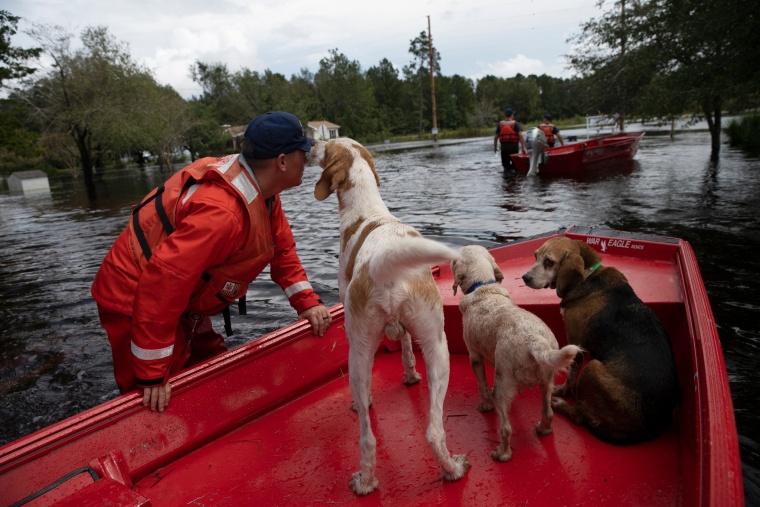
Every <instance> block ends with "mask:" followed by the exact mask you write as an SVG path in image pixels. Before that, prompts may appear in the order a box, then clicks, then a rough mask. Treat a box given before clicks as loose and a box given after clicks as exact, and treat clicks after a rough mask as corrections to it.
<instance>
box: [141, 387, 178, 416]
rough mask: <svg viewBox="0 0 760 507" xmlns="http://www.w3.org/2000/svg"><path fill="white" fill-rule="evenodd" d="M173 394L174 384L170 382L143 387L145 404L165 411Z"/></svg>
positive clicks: (152, 408)
mask: <svg viewBox="0 0 760 507" xmlns="http://www.w3.org/2000/svg"><path fill="white" fill-rule="evenodd" d="M171 394H172V385H171V384H170V383H169V382H167V383H166V384H164V385H162V386H155V387H146V388H144V389H143V406H144V407H149V408H150V409H151V410H153V411H155V410H158V411H159V412H163V411H164V409H165V408H166V407H168V406H169V398H171Z"/></svg>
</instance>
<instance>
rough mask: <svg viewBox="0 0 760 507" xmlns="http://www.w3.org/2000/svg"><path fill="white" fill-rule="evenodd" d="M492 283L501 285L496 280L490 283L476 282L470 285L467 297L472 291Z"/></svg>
mask: <svg viewBox="0 0 760 507" xmlns="http://www.w3.org/2000/svg"><path fill="white" fill-rule="evenodd" d="M492 283H499V282H497V281H496V280H491V281H490V282H475V283H473V284H472V285H470V288H469V289H467V291H466V292H465V295H467V294H470V293H471V292H472V291H474V290H475V289H477V288H478V287H482V286H483V285H491V284H492Z"/></svg>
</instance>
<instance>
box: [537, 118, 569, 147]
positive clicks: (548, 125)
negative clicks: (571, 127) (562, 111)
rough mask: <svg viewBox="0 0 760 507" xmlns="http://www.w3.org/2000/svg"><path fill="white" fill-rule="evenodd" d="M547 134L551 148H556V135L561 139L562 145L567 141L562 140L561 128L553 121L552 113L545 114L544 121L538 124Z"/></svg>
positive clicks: (547, 141)
mask: <svg viewBox="0 0 760 507" xmlns="http://www.w3.org/2000/svg"><path fill="white" fill-rule="evenodd" d="M538 128H540V129H541V131H542V132H543V133H544V135H545V136H546V144H547V146H549V148H554V145H555V144H556V142H555V137H556V138H557V139H559V144H560V146H564V145H565V141H563V140H562V136H561V135H560V133H559V129H558V128H557V127H556V126H555V125H554V124H553V123H552V115H550V114H549V113H546V114H545V115H544V121H543V122H542V123H541V124H540V125H539V126H538Z"/></svg>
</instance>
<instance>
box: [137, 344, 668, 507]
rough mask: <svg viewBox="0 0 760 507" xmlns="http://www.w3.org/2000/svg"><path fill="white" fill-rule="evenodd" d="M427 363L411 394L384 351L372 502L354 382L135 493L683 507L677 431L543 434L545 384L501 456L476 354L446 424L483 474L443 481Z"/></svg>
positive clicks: (221, 499)
mask: <svg viewBox="0 0 760 507" xmlns="http://www.w3.org/2000/svg"><path fill="white" fill-rule="evenodd" d="M417 359H418V371H420V373H422V375H423V380H422V382H420V383H419V384H417V385H414V386H405V385H403V384H402V383H401V376H402V372H403V369H402V365H401V354H400V353H398V352H392V353H386V352H381V353H379V354H378V355H377V358H376V363H375V370H374V376H373V385H372V388H373V389H372V392H373V399H374V404H373V407H372V409H371V418H372V428H373V432H374V433H375V436H376V438H377V442H378V445H377V454H378V458H377V478H378V480H379V483H380V484H379V486H378V489H377V491H375V492H374V493H372V494H371V495H369V496H367V497H362V498H359V499H357V497H355V496H354V494H353V493H352V492H351V491H350V490H349V488H348V482H349V479H350V477H351V474H352V473H353V472H355V471H356V470H358V468H359V443H358V440H359V424H358V420H357V416H356V414H355V413H354V412H353V411H352V410H351V409H350V405H351V394H350V391H349V387H348V377H347V376H344V377H340V378H337V379H334V380H332V381H330V382H327V383H325V384H324V385H322V386H320V387H319V388H317V389H315V390H314V391H312V392H310V393H308V394H306V395H304V396H302V397H301V398H298V399H297V400H294V401H293V402H291V403H289V404H287V405H285V406H283V407H280V408H279V409H277V410H275V411H273V412H271V413H268V414H266V415H265V416H264V417H261V418H260V419H258V420H255V421H252V422H251V423H249V424H247V425H245V426H243V427H241V428H240V429H238V430H236V431H233V432H231V433H229V434H227V435H226V436H223V437H221V438H218V439H216V440H215V441H213V442H211V443H210V444H208V445H206V446H205V447H203V448H200V449H198V450H196V451H194V452H192V453H190V454H188V455H187V456H184V457H182V458H180V459H178V460H176V461H174V462H173V463H171V464H170V465H168V466H166V467H165V468H163V469H161V470H159V471H158V472H157V473H155V474H151V475H149V476H146V477H144V478H143V479H142V480H140V481H139V482H138V483H137V484H135V487H134V488H133V490H134V491H135V492H137V493H138V494H144V495H145V496H147V497H150V498H151V500H152V501H153V505H185V504H189V505H216V506H222V505H241V504H243V503H247V502H253V501H255V502H256V503H257V504H258V505H326V504H353V503H354V502H357V501H358V503H359V504H362V505H378V504H383V503H388V502H393V504H394V505H432V504H439V505H442V504H447V505H486V504H492V505H518V504H520V505H524V504H527V505H563V504H564V505H577V504H580V503H582V502H583V503H587V502H590V503H591V504H593V505H648V506H656V505H675V504H677V503H679V502H678V498H679V496H678V495H679V492H678V483H679V481H678V478H679V469H680V466H679V436H678V432H677V431H676V430H675V429H674V430H672V431H671V432H669V433H667V434H666V435H664V436H662V437H661V438H659V439H657V440H656V441H653V442H648V443H644V444H641V445H637V446H630V447H617V446H613V445H610V444H605V443H603V442H601V441H598V440H596V439H595V438H594V437H592V436H591V435H590V434H589V432H588V431H587V430H585V429H583V428H578V427H576V426H574V425H573V424H572V423H570V422H569V421H568V420H566V419H564V418H563V417H562V416H560V415H557V416H555V418H554V425H553V428H554V434H552V435H549V436H546V437H539V436H538V435H537V434H536V432H535V430H534V426H535V425H536V423H537V422H538V421H539V420H540V413H541V412H540V411H541V407H540V400H539V395H538V389H537V388H534V389H533V390H529V391H524V392H523V393H522V394H520V395H519V396H518V397H517V398H516V400H515V402H514V404H513V409H512V412H511V416H510V420H511V422H512V426H513V437H512V445H511V446H512V449H513V457H512V460H511V461H509V462H507V463H498V462H496V461H494V460H492V459H491V457H490V456H489V453H490V452H491V451H492V450H494V449H495V448H496V445H497V443H498V415H497V414H496V412H495V411H492V412H489V413H485V414H481V413H480V412H478V411H477V409H476V406H477V404H478V402H479V395H478V390H477V382H476V380H475V377H474V375H473V373H472V370H471V368H470V364H469V360H468V358H467V356H466V355H464V354H454V355H452V357H451V381H450V384H449V391H448V395H447V397H446V401H445V404H444V428H445V430H446V435H447V445H448V447H449V450H450V451H451V452H452V453H455V454H462V453H464V454H466V455H467V457H468V459H469V461H470V463H471V464H472V467H471V469H470V470H469V471H468V473H467V475H466V476H465V477H464V478H463V479H461V480H459V481H456V482H448V481H444V480H442V479H441V478H440V476H439V472H438V466H437V464H436V462H435V460H434V458H433V457H432V454H431V452H430V449H429V448H428V445H427V442H426V441H425V431H426V426H427V407H428V392H429V391H428V388H427V384H426V380H425V378H426V375H425V371H424V363H423V361H422V357H421V356H420V355H419V353H418V356H417ZM489 373H490V372H489ZM653 455H656V456H657V457H658V459H657V461H656V462H652V460H651V458H652V456H653Z"/></svg>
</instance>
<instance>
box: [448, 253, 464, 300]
mask: <svg viewBox="0 0 760 507" xmlns="http://www.w3.org/2000/svg"><path fill="white" fill-rule="evenodd" d="M465 271H466V270H464V269H463V270H460V271H459V272H457V260H456V259H454V260H452V261H451V272H452V273H454V285H453V286H452V287H451V288H452V289H453V290H454V295H455V296H456V295H457V287H461V286H462V282H464V275H465V274H466V273H465Z"/></svg>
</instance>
